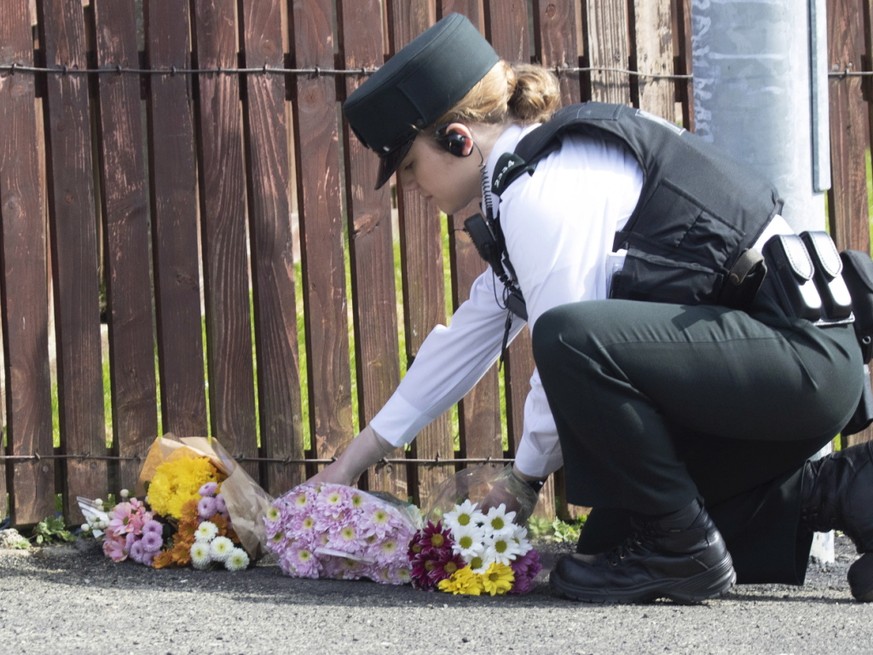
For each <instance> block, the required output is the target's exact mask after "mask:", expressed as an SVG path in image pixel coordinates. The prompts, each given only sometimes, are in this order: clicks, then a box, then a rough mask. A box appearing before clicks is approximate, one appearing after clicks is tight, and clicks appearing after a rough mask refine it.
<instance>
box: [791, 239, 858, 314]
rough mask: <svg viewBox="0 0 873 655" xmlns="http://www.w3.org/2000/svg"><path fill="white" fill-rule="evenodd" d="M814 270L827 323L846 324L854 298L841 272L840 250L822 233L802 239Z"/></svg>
mask: <svg viewBox="0 0 873 655" xmlns="http://www.w3.org/2000/svg"><path fill="white" fill-rule="evenodd" d="M800 238H801V239H802V240H803V243H805V244H806V251H807V253H809V257H810V259H812V266H813V269H815V272H814V273H813V281H814V282H815V286H816V288H817V289H818V295H819V296H820V297H821V302H822V309H823V314H824V316H823V317H822V318H823V319H825V320H826V321H830V322H838V321H847V320H848V319H850V318H851V316H852V297H851V296H850V295H849V289H848V287H847V286H846V283H845V281H844V280H843V276H842V275H841V272H842V270H843V262H842V260H841V259H840V253H838V252H837V246H836V245H835V244H834V240H833V239H831V237H830V235H829V234H828V233H827V232H823V231H820V230H817V231H809V232H803V233H801V235H800Z"/></svg>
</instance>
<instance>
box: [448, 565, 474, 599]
mask: <svg viewBox="0 0 873 655" xmlns="http://www.w3.org/2000/svg"><path fill="white" fill-rule="evenodd" d="M482 577H483V576H481V575H478V574H477V573H473V570H472V569H471V568H470V567H469V566H465V567H464V568H462V569H458V570H457V571H455V572H454V573H452V575H451V577H449V578H446V579H445V580H440V581H439V583H437V586H438V587H439V590H440V591H447V592H449V593H452V594H455V595H458V594H465V595H468V596H478V595H479V594H481V593H482Z"/></svg>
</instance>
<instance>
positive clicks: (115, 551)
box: [103, 532, 127, 562]
mask: <svg viewBox="0 0 873 655" xmlns="http://www.w3.org/2000/svg"><path fill="white" fill-rule="evenodd" d="M103 554H104V555H106V556H107V557H109V558H110V559H111V560H112V561H113V562H123V561H124V560H126V559H127V549H126V548H125V547H124V539H120V538H118V537H116V536H113V535H111V534H110V533H108V532H107V533H106V537H105V538H104V540H103Z"/></svg>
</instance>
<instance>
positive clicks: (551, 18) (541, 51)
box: [534, 0, 581, 105]
mask: <svg viewBox="0 0 873 655" xmlns="http://www.w3.org/2000/svg"><path fill="white" fill-rule="evenodd" d="M534 7H535V9H534V30H535V35H536V39H535V41H536V43H537V44H538V51H537V53H536V54H537V60H538V61H539V63H541V64H542V65H543V66H546V67H548V68H555V67H565V66H569V67H576V66H579V42H578V38H577V34H576V31H577V28H576V19H577V11H576V4H575V3H569V2H568V3H555V2H550V1H548V0H535V2H534ZM559 81H560V83H561V98H562V103H563V104H565V105H569V104H573V103H576V102H579V101H580V100H581V92H580V88H579V75H578V74H575V75H572V76H571V75H562V76H561V77H560V78H559Z"/></svg>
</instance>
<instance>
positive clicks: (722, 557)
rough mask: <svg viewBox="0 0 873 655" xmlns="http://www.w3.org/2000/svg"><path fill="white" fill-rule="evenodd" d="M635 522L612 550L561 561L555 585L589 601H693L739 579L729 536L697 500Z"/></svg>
mask: <svg viewBox="0 0 873 655" xmlns="http://www.w3.org/2000/svg"><path fill="white" fill-rule="evenodd" d="M634 527H635V528H636V531H635V533H634V535H633V536H631V537H630V538H628V539H627V541H625V542H624V543H623V544H622V545H620V546H619V547H618V548H615V549H614V550H612V551H610V552H607V553H600V554H597V555H583V554H579V553H575V554H572V555H566V556H564V557H562V558H561V559H560V560H558V563H557V564H556V566H555V568H554V570H553V571H552V574H551V576H550V579H549V581H550V583H551V586H552V589H554V590H555V591H557V592H558V593H560V594H562V595H564V596H567V597H569V598H572V599H574V600H581V601H585V602H589V603H640V602H649V601H652V600H655V599H656V598H670V599H672V600H674V601H677V602H680V603H692V602H699V601H703V600H706V599H707V598H713V597H715V596H719V595H721V594H723V593H724V592H726V591H727V590H728V589H730V588H731V586H733V584H734V582H735V581H736V578H737V576H736V573H735V572H734V567H733V562H732V561H731V556H730V554H729V553H728V551H727V548H726V547H725V543H724V539H722V536H721V534H720V533H719V531H718V530H717V529H716V527H715V524H714V523H713V522H712V520H711V519H710V518H709V515H708V514H707V513H706V510H704V509H703V508H702V507H701V506H700V504H699V503H698V502H697V501H694V502H693V503H692V504H691V505H688V506H687V507H685V508H683V509H681V510H679V511H678V512H674V513H673V514H669V515H667V516H664V517H659V518H647V519H634Z"/></svg>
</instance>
